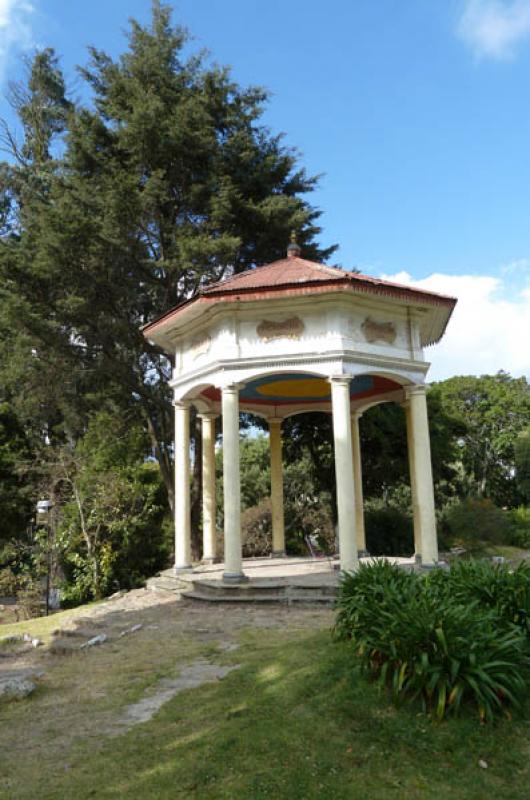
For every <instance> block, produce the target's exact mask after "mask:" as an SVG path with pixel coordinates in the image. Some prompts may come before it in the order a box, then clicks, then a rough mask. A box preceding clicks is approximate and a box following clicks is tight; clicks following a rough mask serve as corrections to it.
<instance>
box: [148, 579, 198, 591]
mask: <svg viewBox="0 0 530 800" xmlns="http://www.w3.org/2000/svg"><path fill="white" fill-rule="evenodd" d="M188 586H189V584H187V583H184V582H183V581H179V580H178V578H175V577H173V578H169V577H166V576H162V575H157V576H155V577H154V578H148V579H147V581H146V583H145V588H146V589H149V590H150V591H151V592H175V593H176V594H179V593H180V592H181V591H182V590H183V589H186V588H187V587H188Z"/></svg>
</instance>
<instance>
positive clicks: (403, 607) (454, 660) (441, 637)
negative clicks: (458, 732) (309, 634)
mask: <svg viewBox="0 0 530 800" xmlns="http://www.w3.org/2000/svg"><path fill="white" fill-rule="evenodd" d="M491 571H492V570H491V567H490V568H489V572H488V570H487V569H485V570H484V573H482V572H481V571H479V570H477V572H473V571H472V570H470V571H469V573H465V572H462V573H459V572H457V573H455V576H454V583H453V579H452V578H451V575H450V574H448V573H443V572H441V571H438V572H437V573H435V574H433V575H432V576H427V577H424V576H418V575H417V574H410V573H406V572H404V571H403V570H400V569H399V568H397V567H394V566H392V565H390V564H385V563H384V562H378V563H376V564H374V565H371V566H368V565H366V566H365V565H363V566H362V567H361V568H360V569H359V571H358V572H357V573H349V574H346V575H344V576H343V579H342V582H341V586H340V593H339V599H338V610H337V620H336V626H335V633H336V635H337V636H339V637H341V638H350V639H351V640H352V645H353V648H354V651H355V653H356V654H357V656H358V658H359V660H360V663H361V666H362V668H363V669H364V670H365V671H366V672H367V673H368V674H369V675H371V676H372V677H373V678H374V679H376V680H377V681H378V682H379V684H380V685H381V686H384V687H388V688H389V689H390V691H391V695H392V698H393V700H394V702H396V703H399V702H401V701H402V700H405V699H413V700H414V699H420V700H421V702H422V704H423V707H424V708H425V709H426V710H428V711H429V712H430V713H433V714H434V715H436V716H437V717H438V718H439V719H442V718H443V717H445V716H446V715H448V714H450V713H458V712H459V711H460V709H461V708H462V706H464V705H471V706H474V707H475V708H476V709H477V711H478V714H479V717H480V719H481V720H483V721H489V720H492V719H493V718H494V716H495V715H496V714H499V713H505V714H508V715H509V714H510V711H511V709H514V708H515V709H517V708H520V707H521V705H522V702H523V700H524V697H525V694H526V693H527V689H528V678H529V666H530V660H529V648H528V640H527V638H526V636H525V633H524V632H523V631H522V630H521V627H520V626H518V625H516V624H514V623H515V622H517V619H512V616H510V614H511V610H510V609H512V606H510V604H509V602H508V600H509V598H510V593H509V591H508V589H505V588H504V589H503V591H501V590H500V589H499V588H497V590H496V591H492V592H491V593H488V592H486V591H485V589H484V586H485V585H487V584H488V580H487V577H488V575H489V574H490V573H491ZM499 575H500V572H499V573H498V574H497V573H496V576H497V578H498V577H499ZM502 576H503V577H502V580H501V579H500V578H499V581H498V583H499V584H500V585H501V586H502V587H505V584H506V581H507V579H505V575H504V572H503V573H502ZM490 578H491V576H490ZM475 579H476V581H477V584H478V586H479V589H478V590H477V592H476V597H474V598H473V599H472V597H473V582H474V580H475ZM520 579H521V576H519V579H518V580H520ZM503 581H504V582H503ZM508 582H509V581H508ZM490 583H492V584H493V586H494V587H496V586H497V583H496V581H495V576H494V577H493V578H491V581H490ZM517 585H518V584H517ZM458 587H460V589H459V588H458ZM465 587H467V588H466V589H465ZM480 587H482V589H481V588H480ZM483 593H484V597H483V596H482V594H483ZM503 597H504V598H505V602H500V601H499V602H498V599H499V598H503ZM488 598H489V601H488V602H486V600H487V599H488ZM494 598H497V599H495V600H494ZM515 605H517V603H515Z"/></svg>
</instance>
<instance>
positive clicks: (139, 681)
mask: <svg viewBox="0 0 530 800" xmlns="http://www.w3.org/2000/svg"><path fill="white" fill-rule="evenodd" d="M187 613H188V612H187V611H186V608H183V607H181V606H179V604H174V605H171V606H166V607H165V608H163V609H162V610H161V611H160V615H159V618H157V619H158V623H159V626H160V627H159V629H158V630H156V631H155V630H153V631H142V632H140V633H139V634H138V635H137V636H135V637H125V638H122V639H115V640H113V641H112V642H110V643H108V644H106V645H104V646H101V647H99V648H93V649H92V650H90V651H85V652H82V653H75V654H73V655H69V656H63V657H62V658H61V659H58V657H54V658H55V659H56V663H55V662H54V663H55V666H54V669H53V670H51V671H50V678H49V680H48V681H46V682H45V683H44V684H43V686H42V688H40V689H39V690H38V691H37V693H36V694H35V695H34V696H33V697H31V698H29V699H27V700H26V701H23V702H20V703H11V704H9V705H4V706H2V707H0V754H1V755H0V797H2V798H9V800H19V799H20V800H22V798H32V799H35V800H48V798H49V799H50V800H51V799H53V800H62V799H63V798H65V800H71V799H72V800H83V798H128V800H136V798H138V800H140V798H142V800H151V798H152V800H155V798H156V800H161V799H164V798H172V799H173V798H205V800H207V799H208V798H230V800H232V799H233V798H242V799H243V800H260V798H275V800H281V798H286V799H287V798H289V800H296V799H297V798H300V800H310V798H319V800H328V799H329V800H340V799H341V798H352V799H356V798H359V800H361V799H362V800H385V799H386V798H396V799H397V798H402V799H403V800H405V799H406V800H409V799H410V798H429V799H431V798H432V800H434V799H435V798H436V800H443V799H444V798H451V800H459V798H462V800H464V798H465V800H474V799H475V798H476V800H479V799H480V800H485V799H486V800H487V798H495V799H496V800H502V799H503V798H505V799H506V800H518V799H519V798H520V800H523V798H524V800H527V798H528V796H529V788H528V787H529V785H530V759H529V756H530V748H529V733H530V726H529V723H528V720H526V719H515V720H514V721H512V722H509V721H501V722H499V723H497V724H496V725H492V726H481V725H479V723H478V721H477V719H476V718H475V717H471V716H467V717H463V718H461V719H459V720H451V721H449V722H445V723H442V724H439V723H434V722H431V721H430V720H429V719H427V718H426V717H425V716H423V715H421V714H419V713H418V709H417V708H410V707H406V708H403V709H399V710H396V709H395V708H393V707H392V706H391V705H389V703H388V702H387V700H386V698H385V697H384V696H382V695H380V694H379V693H378V692H377V690H376V689H375V688H374V687H373V686H371V685H370V684H368V683H367V682H366V681H365V680H364V679H362V678H361V677H360V676H359V674H358V672H357V670H356V667H355V663H354V661H353V658H352V656H351V653H350V651H349V647H348V645H347V644H344V643H340V644H337V643H333V642H332V641H331V639H330V635H329V631H328V630H327V629H323V626H326V628H327V626H328V625H329V617H326V616H325V615H322V616H320V617H318V616H315V617H314V619H313V622H311V618H308V621H306V622H303V623H300V620H299V619H295V617H293V618H292V621H291V618H290V617H289V615H288V614H287V615H285V612H283V613H284V617H282V620H285V622H283V621H282V622H280V624H279V625H276V627H271V628H268V627H262V628H259V629H256V628H250V627H246V626H245V625H240V626H239V627H238V628H237V630H235V631H234V632H233V633H234V635H233V639H234V640H237V641H238V642H239V645H240V647H239V649H237V650H233V651H230V652H227V651H222V650H221V649H220V648H218V647H217V646H216V643H215V642H214V641H212V640H208V641H202V642H201V641H200V637H199V638H197V635H196V634H194V633H193V631H192V627H193V626H195V627H196V629H197V630H198V629H199V623H198V621H197V620H198V617H197V618H195V621H194V622H193V625H190V624H189V621H188V627H187V628H186V627H184V628H183V627H182V626H181V627H180V628H178V626H177V627H175V626H176V624H177V622H178V620H181V621H185V620H186V614H187ZM202 613H203V615H204V620H207V619H209V621H210V624H211V620H212V618H213V617H215V615H217V618H216V624H218V625H221V624H222V625H224V626H225V629H226V630H229V629H230V619H229V616H230V614H232V613H233V610H232V609H227V610H222V609H215V611H213V610H212V611H210V610H206V611H204V612H202ZM238 613H241V612H238ZM268 613H270V614H271V616H274V615H275V614H276V613H278V612H276V611H274V610H271V611H270V612H268ZM153 614H154V612H153V613H152V614H151V617H150V619H151V621H153V619H155V618H156V617H155V616H153ZM212 615H213V617H212ZM137 616H138V615H137ZM146 621H147V618H146ZM214 621H215V620H214ZM182 624H184V622H182ZM146 627H148V626H146ZM26 628H28V625H26ZM37 628H38V624H37ZM37 628H35V627H34V629H33V630H34V632H37ZM319 628H320V629H319ZM219 638H222V636H221V635H220V636H219ZM202 656H204V657H207V658H209V659H210V660H212V661H213V662H214V663H216V664H240V665H241V667H240V669H238V670H235V671H233V672H232V673H230V674H229V675H228V676H227V677H226V678H224V679H223V680H222V681H219V682H217V683H215V684H207V685H204V686H201V687H200V688H196V689H191V690H188V691H185V692H182V693H180V694H178V695H177V696H175V697H174V698H173V699H172V700H170V701H169V702H168V703H166V705H164V706H163V707H162V709H161V710H160V711H159V712H158V713H157V714H156V716H155V717H154V718H153V719H152V720H151V721H149V722H146V723H143V724H141V725H137V726H135V727H134V728H132V729H130V730H129V731H128V732H126V733H122V734H120V735H111V733H110V732H109V731H110V728H109V721H110V720H111V719H112V717H113V715H114V716H115V715H116V714H118V713H119V711H120V709H123V708H124V707H125V706H126V705H127V704H128V703H131V702H134V701H135V700H136V699H138V698H139V697H141V696H144V695H145V693H146V691H147V692H148V691H149V687H152V686H154V685H155V684H156V683H157V681H159V680H160V678H161V677H163V676H165V675H177V674H178V671H179V665H180V666H182V665H184V664H186V663H189V662H190V661H191V660H193V659H195V658H197V657H202ZM49 658H52V657H51V656H50V657H49ZM479 761H484V762H486V763H487V765H488V767H487V769H485V768H482V767H481V766H480V765H479Z"/></svg>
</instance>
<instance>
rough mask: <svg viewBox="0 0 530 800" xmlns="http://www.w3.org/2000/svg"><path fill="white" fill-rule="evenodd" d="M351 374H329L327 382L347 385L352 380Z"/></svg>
mask: <svg viewBox="0 0 530 800" xmlns="http://www.w3.org/2000/svg"><path fill="white" fill-rule="evenodd" d="M352 378H353V375H330V376H329V378H327V382H328V383H331V384H332V385H333V384H335V385H336V386H349V385H350V383H351V381H352Z"/></svg>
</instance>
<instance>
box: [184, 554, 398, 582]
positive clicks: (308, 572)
mask: <svg viewBox="0 0 530 800" xmlns="http://www.w3.org/2000/svg"><path fill="white" fill-rule="evenodd" d="M373 560H374V559H373V558H371V557H367V558H361V559H360V561H361V563H370V562H371V561H373ZM388 560H389V561H392V562H393V563H395V564H399V565H400V566H403V567H409V566H410V567H413V566H414V558H400V557H389V558H388ZM169 572H170V571H169V570H168V574H169ZM223 572H224V564H223V563H219V564H204V565H200V566H197V567H195V568H194V569H193V570H192V571H190V572H185V573H181V574H179V576H178V577H179V579H181V580H185V581H189V582H190V583H191V582H195V583H197V582H199V581H201V579H202V580H205V581H208V583H210V582H212V581H219V582H221V581H222V579H223ZM243 572H244V573H245V575H246V576H247V578H249V580H250V582H251V583H254V584H259V585H262V586H263V585H265V584H267V583H269V582H270V583H275V584H276V583H285V584H289V585H293V586H297V585H301V584H303V585H308V584H312V585H322V586H334V585H337V583H338V580H339V576H340V563H339V559H338V558H333V557H329V558H328V557H324V558H312V557H310V556H308V557H303V556H285V557H283V558H267V557H265V558H245V559H243Z"/></svg>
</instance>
